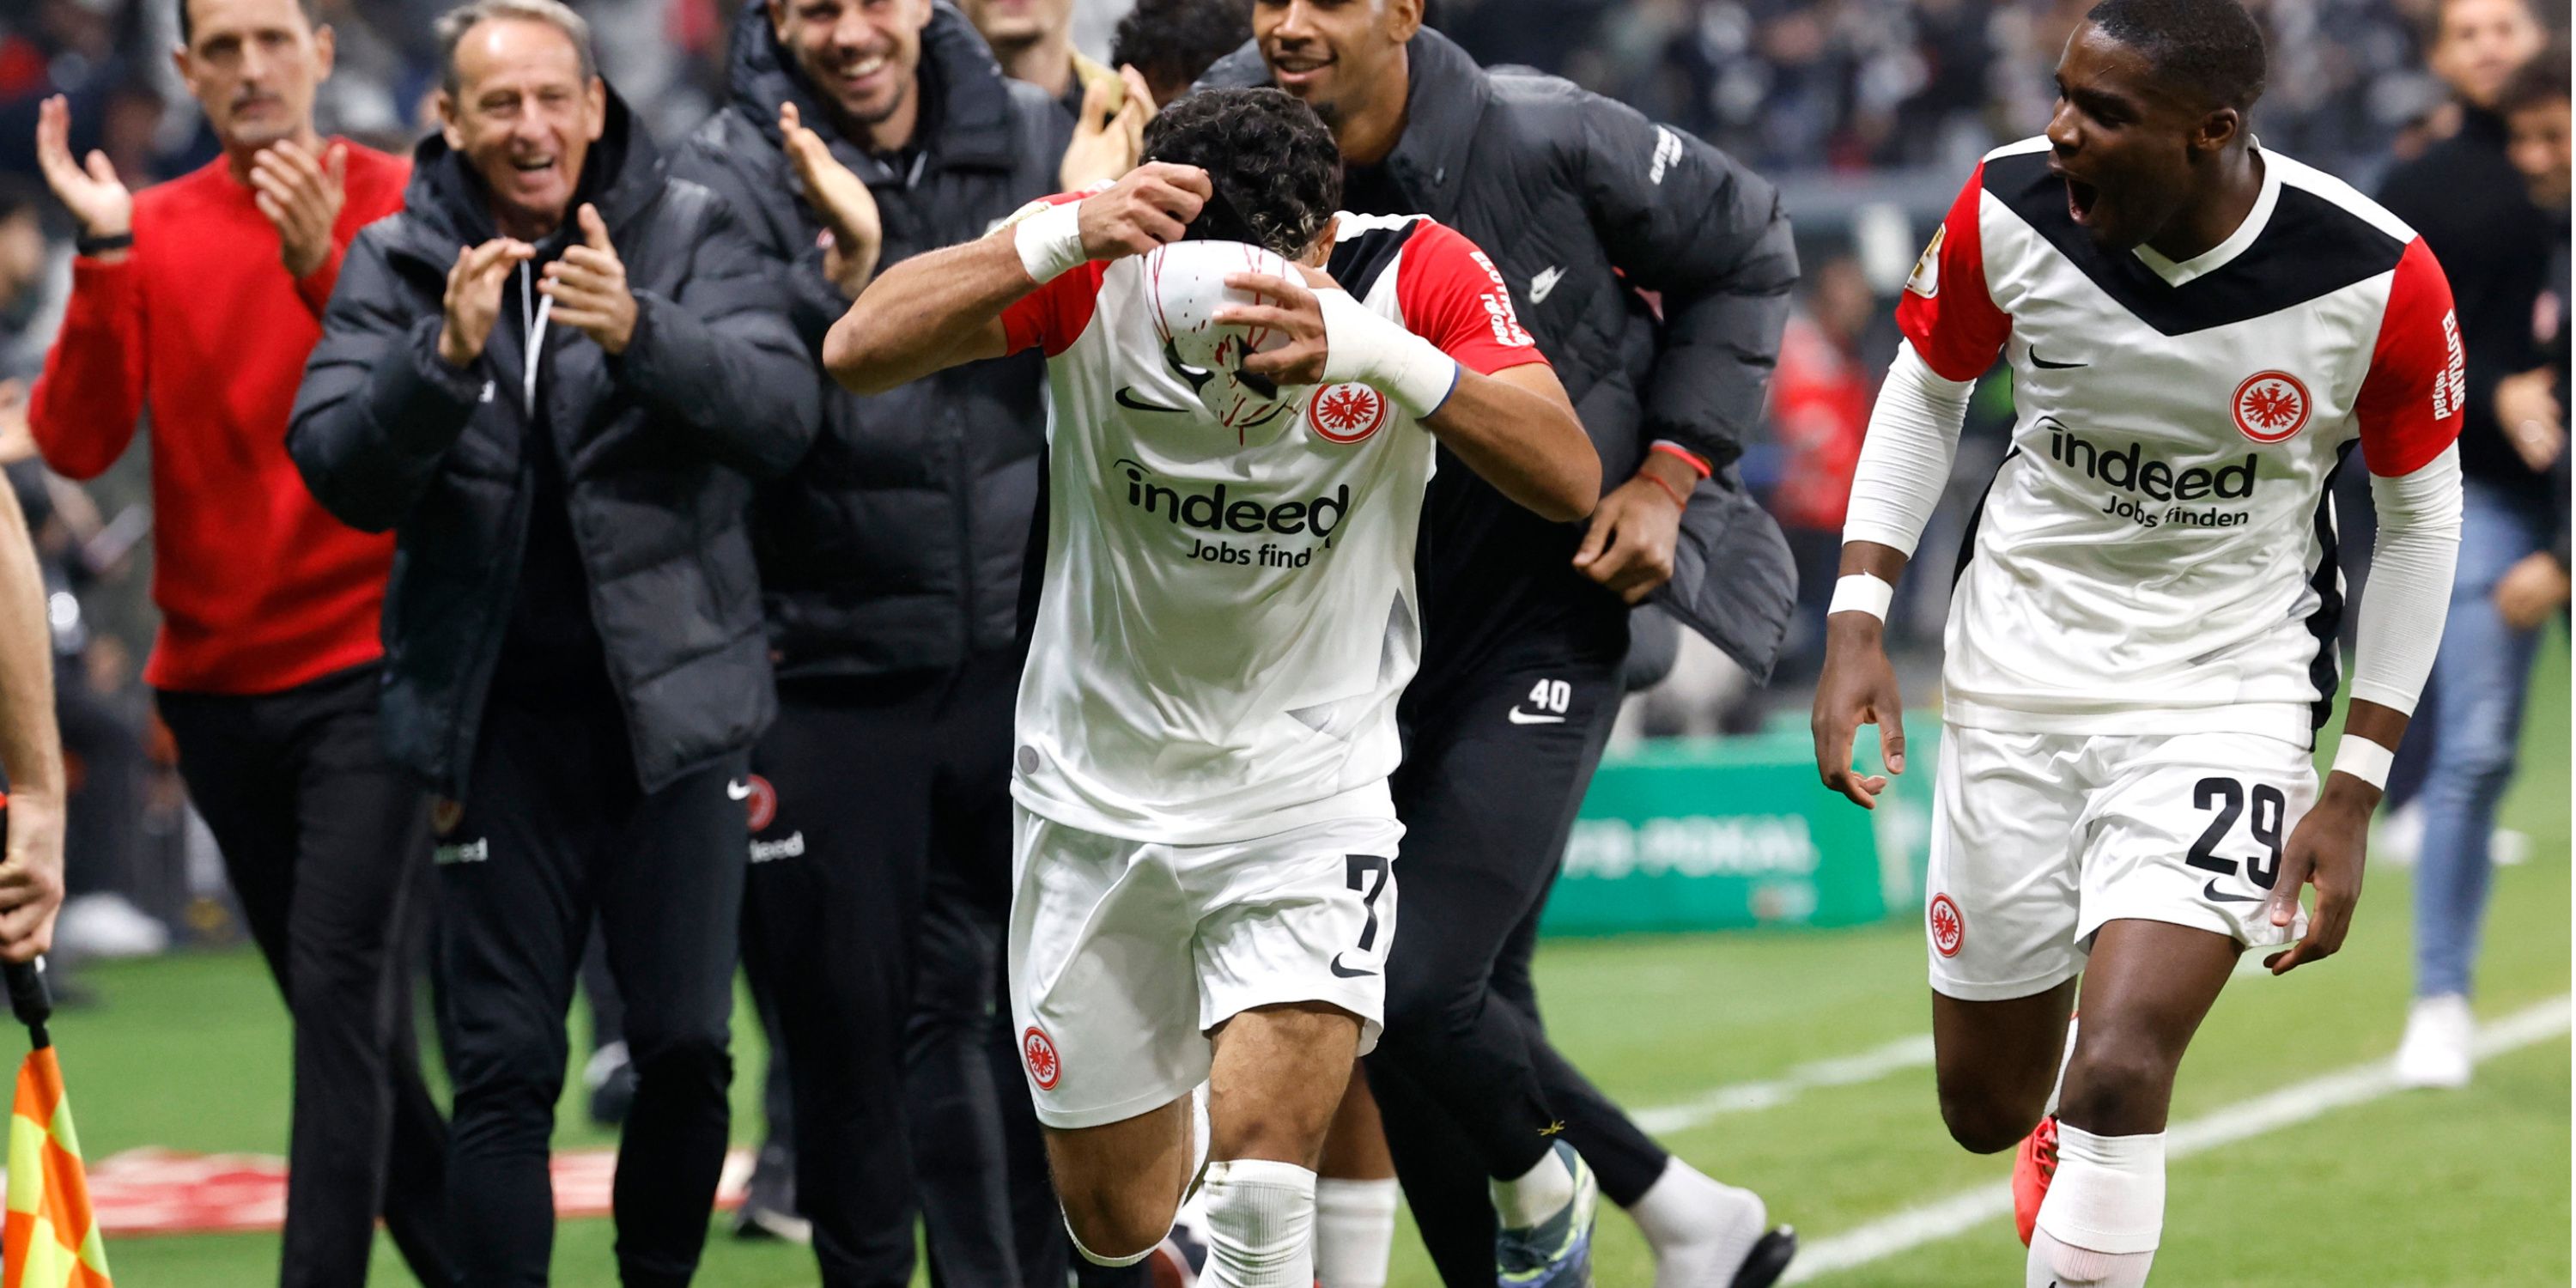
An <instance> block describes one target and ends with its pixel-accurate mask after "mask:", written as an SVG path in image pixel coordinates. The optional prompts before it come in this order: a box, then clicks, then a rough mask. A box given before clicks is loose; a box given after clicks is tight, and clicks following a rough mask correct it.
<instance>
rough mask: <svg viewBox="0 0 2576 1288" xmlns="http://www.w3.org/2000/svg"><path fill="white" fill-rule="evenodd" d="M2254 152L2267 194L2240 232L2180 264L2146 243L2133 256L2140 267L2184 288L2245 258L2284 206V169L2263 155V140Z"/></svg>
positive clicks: (2259, 198)
mask: <svg viewBox="0 0 2576 1288" xmlns="http://www.w3.org/2000/svg"><path fill="white" fill-rule="evenodd" d="M2253 148H2254V156H2255V159H2256V160H2258V161H2260V162H2262V164H2263V191H2262V194H2261V195H2259V196H2257V197H2255V198H2254V208H2253V209H2252V210H2249V211H2247V212H2245V222H2243V223H2241V224H2238V225H2237V226H2236V231H2235V232H2232V233H2229V234H2228V235H2227V240H2225V241H2223V242H2220V243H2218V244H2217V245H2215V246H2212V247H2210V248H2209V249H2207V250H2205V251H2202V252H2201V253H2199V254H2197V255H2194V256H2192V257H2191V258H2190V259H2186V260H2183V261H2182V262H2180V263H2176V262H2174V261H2173V260H2170V259H2166V258H2165V257H2164V256H2162V255H2159V254H2157V253H2156V252H2155V251H2154V250H2153V249H2152V248H2150V247H2148V246H2147V245H2146V244H2145V243H2143V242H2141V243H2139V244H2138V246H2137V247H2136V248H2135V249H2133V250H2131V251H2130V252H2129V253H2130V254H2132V255H2135V256H2137V257H2138V262H2139V263H2141V264H2144V265H2146V266H2147V268H2148V269H2149V270H2150V271H2152V272H2154V273H2155V275H2156V276H2158V277H2161V278H2163V279H2164V282H2165V285H2167V286H2181V285H2183V284H2184V283H2186V282H2189V281H2191V280H2193V279H2194V278H2199V277H2206V276H2208V275H2209V274H2211V273H2215V272H2217V271H2218V270H2220V269H2222V268H2225V267H2227V265H2228V264H2229V262H2231V261H2233V260H2234V259H2235V258H2236V257H2237V256H2239V255H2242V254H2244V253H2245V248H2246V247H2248V246H2251V245H2253V244H2254V239H2256V238H2258V237H2261V236H2262V235H2263V229H2264V226H2265V225H2267V224H2270V223H2271V222H2272V208H2273V207H2275V206H2277V205H2279V204H2281V166H2280V163H2279V162H2277V161H2275V160H2273V159H2272V158H2270V157H2267V156H2265V155H2263V140H2262V139H2260V138H2257V139H2255V140H2254V141H2253Z"/></svg>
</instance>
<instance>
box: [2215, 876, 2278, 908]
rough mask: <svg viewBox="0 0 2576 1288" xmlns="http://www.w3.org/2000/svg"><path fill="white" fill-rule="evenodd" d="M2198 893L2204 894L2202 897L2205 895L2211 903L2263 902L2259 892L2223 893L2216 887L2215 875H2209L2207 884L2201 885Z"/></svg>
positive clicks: (2216, 879)
mask: <svg viewBox="0 0 2576 1288" xmlns="http://www.w3.org/2000/svg"><path fill="white" fill-rule="evenodd" d="M2200 893H2201V894H2202V896H2204V897H2206V898H2207V899H2209V900H2210V901H2211V902H2212V903H2261V902H2263V896H2261V895H2259V894H2226V893H2224V892H2222V891H2220V890H2219V888H2218V878H2216V877H2211V878H2210V879H2209V884H2208V885H2205V886H2202V887H2201V890H2200Z"/></svg>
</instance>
